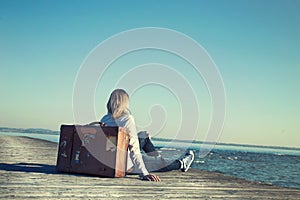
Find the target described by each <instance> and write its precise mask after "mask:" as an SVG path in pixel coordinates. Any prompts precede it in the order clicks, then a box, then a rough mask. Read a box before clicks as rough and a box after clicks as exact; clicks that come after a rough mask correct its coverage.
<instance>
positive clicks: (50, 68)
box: [0, 0, 300, 147]
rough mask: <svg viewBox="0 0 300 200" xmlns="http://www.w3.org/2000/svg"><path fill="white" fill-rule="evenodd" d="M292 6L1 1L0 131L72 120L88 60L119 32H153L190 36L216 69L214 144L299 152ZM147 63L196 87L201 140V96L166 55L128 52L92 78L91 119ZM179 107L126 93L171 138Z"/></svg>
mask: <svg viewBox="0 0 300 200" xmlns="http://www.w3.org/2000/svg"><path fill="white" fill-rule="evenodd" d="M299 10H300V1H298V0H286V1H282V0H264V1H261V0H251V1H246V0H236V1H235V0H230V1H227V0H226V1H225V0H224V1H222V0H218V1H214V0H212V1H174V0H172V1H167V0H166V1H114V2H112V1H76V0H63V1H61V0H59V1H58V0H57V1H56V0H41V1H33V0H24V1H22V0H0V75H1V79H0V81H1V84H0V91H1V104H0V126H4V127H38V128H49V129H52V130H58V129H59V126H60V125H61V124H72V123H74V121H73V110H72V94H73V86H74V81H75V79H76V75H77V73H78V70H79V69H80V66H81V64H82V63H83V61H84V59H85V58H86V57H87V56H88V54H89V53H90V52H91V51H92V50H93V49H94V48H95V47H96V46H97V45H98V44H99V43H100V42H102V41H104V40H105V39H107V38H109V37H111V36H112V35H115V34H118V33H120V32H122V31H126V30H129V29H134V28H142V27H162V28H168V29H173V30H176V31H179V32H181V33H184V34H186V35H188V36H189V37H191V38H193V39H194V40H195V41H197V42H198V43H199V44H201V45H202V46H203V47H204V48H205V49H206V50H207V52H208V53H209V55H210V56H211V57H212V59H213V60H214V62H215V63H216V65H217V66H218V69H219V72H220V74H221V76H222V79H223V82H224V86H225V90H226V97H227V100H226V119H225V124H224V129H223V132H222V134H221V136H220V138H219V142H227V143H242V144H259V145H276V146H290V147H300V142H299V141H300V134H299V130H300V123H299V122H300V121H299V119H300V103H299V102H300V95H299V86H300V78H299V77H300V55H299V52H300V37H299V36H300V12H299ZM147 63H162V64H164V65H168V66H171V67H172V68H174V69H176V70H177V71H178V72H179V73H180V74H182V75H184V76H185V77H186V79H187V80H189V81H190V84H191V85H192V87H194V88H197V92H196V96H197V99H198V101H199V105H200V111H201V120H202V121H201V122H200V124H199V130H198V136H197V139H199V140H201V139H203V135H204V132H205V131H206V130H207V128H208V124H209V119H210V116H211V105H210V96H209V93H208V92H207V90H206V89H205V84H204V82H203V80H202V79H201V77H200V78H199V77H197V76H195V74H194V72H193V71H192V70H190V67H189V66H188V64H187V63H184V61H182V59H179V58H178V57H176V56H174V55H170V54H167V53H165V52H159V51H150V50H149V51H147V50H146V51H141V52H135V53H132V54H129V55H126V56H123V57H122V58H120V59H118V60H117V61H116V62H115V63H113V65H112V67H111V68H110V69H109V70H108V71H107V73H106V74H105V76H104V77H103V78H102V79H101V80H99V85H98V87H97V91H96V95H95V99H96V100H95V101H96V104H95V110H96V113H97V118H98V119H100V118H101V116H102V115H104V114H105V113H106V110H105V104H106V101H107V99H108V95H109V93H110V92H111V90H112V89H113V87H114V85H115V83H116V81H118V77H120V76H122V74H124V73H126V72H128V70H130V69H132V68H133V67H136V66H139V65H143V64H147ZM166 76H167V74H166ZM121 87H122V86H121ZM178 87H180V85H179V84H178ZM125 89H126V88H125ZM153 94H154V95H153ZM154 104H155V105H163V106H162V108H163V109H165V111H166V113H167V115H165V114H166V113H164V112H161V110H159V109H160V108H161V107H160V108H159V107H158V108H157V109H155V108H156V107H154V109H152V112H158V113H163V114H162V116H164V118H165V117H166V116H167V121H166V123H165V126H164V127H163V128H162V129H161V130H156V128H157V127H154V126H148V125H149V124H151V117H150V116H151V115H149V114H148V111H149V109H150V108H151V106H153V105H154ZM179 105H180V102H178V100H176V98H174V95H173V96H172V94H171V93H170V91H169V90H166V89H165V88H163V87H161V86H159V85H152V86H151V85H148V86H145V87H143V88H140V89H139V90H138V91H137V92H136V93H135V94H134V96H133V97H132V102H131V111H132V113H133V114H134V115H135V117H136V121H137V124H138V125H139V126H140V127H150V131H154V132H155V131H160V132H159V133H158V134H157V136H160V137H171V135H172V134H173V133H174V131H175V132H176V130H177V129H176V128H174V127H175V125H176V124H178V123H179V121H180V117H179V116H180V109H179ZM150 110H151V109H150ZM152 120H153V119H152ZM158 122H159V120H158ZM157 129H159V128H157Z"/></svg>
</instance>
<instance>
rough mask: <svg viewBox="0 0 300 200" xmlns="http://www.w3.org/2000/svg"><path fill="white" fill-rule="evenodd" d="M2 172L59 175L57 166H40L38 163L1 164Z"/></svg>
mask: <svg viewBox="0 0 300 200" xmlns="http://www.w3.org/2000/svg"><path fill="white" fill-rule="evenodd" d="M0 170H5V171H19V172H37V173H44V174H59V172H57V171H56V166H55V165H47V164H38V163H14V164H7V163H0Z"/></svg>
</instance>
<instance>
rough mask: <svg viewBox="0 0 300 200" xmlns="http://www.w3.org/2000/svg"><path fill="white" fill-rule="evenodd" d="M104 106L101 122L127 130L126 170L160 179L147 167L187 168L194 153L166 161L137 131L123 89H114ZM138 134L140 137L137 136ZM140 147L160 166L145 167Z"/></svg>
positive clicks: (143, 177) (145, 177)
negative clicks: (127, 152) (172, 160)
mask: <svg viewBox="0 0 300 200" xmlns="http://www.w3.org/2000/svg"><path fill="white" fill-rule="evenodd" d="M106 106H107V111H108V113H107V115H105V116H104V117H103V118H102V119H101V122H102V123H104V124H105V125H107V126H120V127H125V128H126V129H127V130H128V131H129V135H130V140H129V145H128V149H129V156H130V159H128V163H127V169H131V170H128V171H129V172H132V171H133V169H134V172H135V173H139V174H140V177H141V179H142V180H148V181H160V178H159V177H158V176H156V175H154V174H150V173H149V172H148V170H147V168H152V169H153V170H151V171H170V170H174V169H181V170H182V171H187V170H188V168H189V167H190V165H191V163H192V162H193V160H194V154H193V152H192V151H189V152H188V153H187V154H186V156H185V158H183V159H182V160H176V161H174V162H172V163H167V162H166V161H165V160H164V159H162V158H161V156H160V155H159V154H158V152H157V151H156V150H155V148H154V146H153V144H152V142H151V140H150V139H149V137H148V135H147V133H146V132H140V133H139V134H138V133H137V131H136V126H135V122H134V118H133V116H132V115H131V114H130V112H129V95H128V94H127V93H126V91H125V90H122V89H116V90H114V91H113V92H112V93H111V95H110V98H109V100H108V102H107V105H106ZM138 135H139V136H140V137H138ZM141 149H143V150H144V151H145V152H146V153H147V154H148V155H149V156H154V157H155V161H156V163H154V162H153V163H154V165H155V166H160V167H159V168H157V167H156V168H155V167H154V168H155V169H154V168H153V167H151V166H150V164H151V163H149V167H148V166H147V168H146V166H145V163H144V161H143V157H142V154H141ZM157 163H158V164H157Z"/></svg>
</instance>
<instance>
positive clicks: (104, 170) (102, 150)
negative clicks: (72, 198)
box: [56, 125, 129, 178]
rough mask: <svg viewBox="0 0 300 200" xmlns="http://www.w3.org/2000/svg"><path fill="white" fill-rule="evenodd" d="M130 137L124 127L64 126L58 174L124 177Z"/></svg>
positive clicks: (60, 144) (57, 167)
mask: <svg viewBox="0 0 300 200" xmlns="http://www.w3.org/2000/svg"><path fill="white" fill-rule="evenodd" d="M128 143H129V134H128V133H127V132H126V131H125V129H124V128H121V127H104V126H93V125H85V126H80V125H61V128H60V140H59V148H58V155H57V163H56V169H57V171H58V172H65V173H79V174H88V175H96V176H100V177H116V178H120V177H124V176H125V172H126V167H127V154H128V153H127V148H128Z"/></svg>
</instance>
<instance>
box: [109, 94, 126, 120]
mask: <svg viewBox="0 0 300 200" xmlns="http://www.w3.org/2000/svg"><path fill="white" fill-rule="evenodd" d="M106 108H107V111H108V113H110V114H112V117H113V118H114V119H116V118H119V117H121V116H122V115H125V114H128V113H129V95H128V94H127V92H126V91H125V90H123V89H116V90H114V91H113V92H112V93H111V95H110V97H109V100H108V102H107V104H106Z"/></svg>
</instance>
